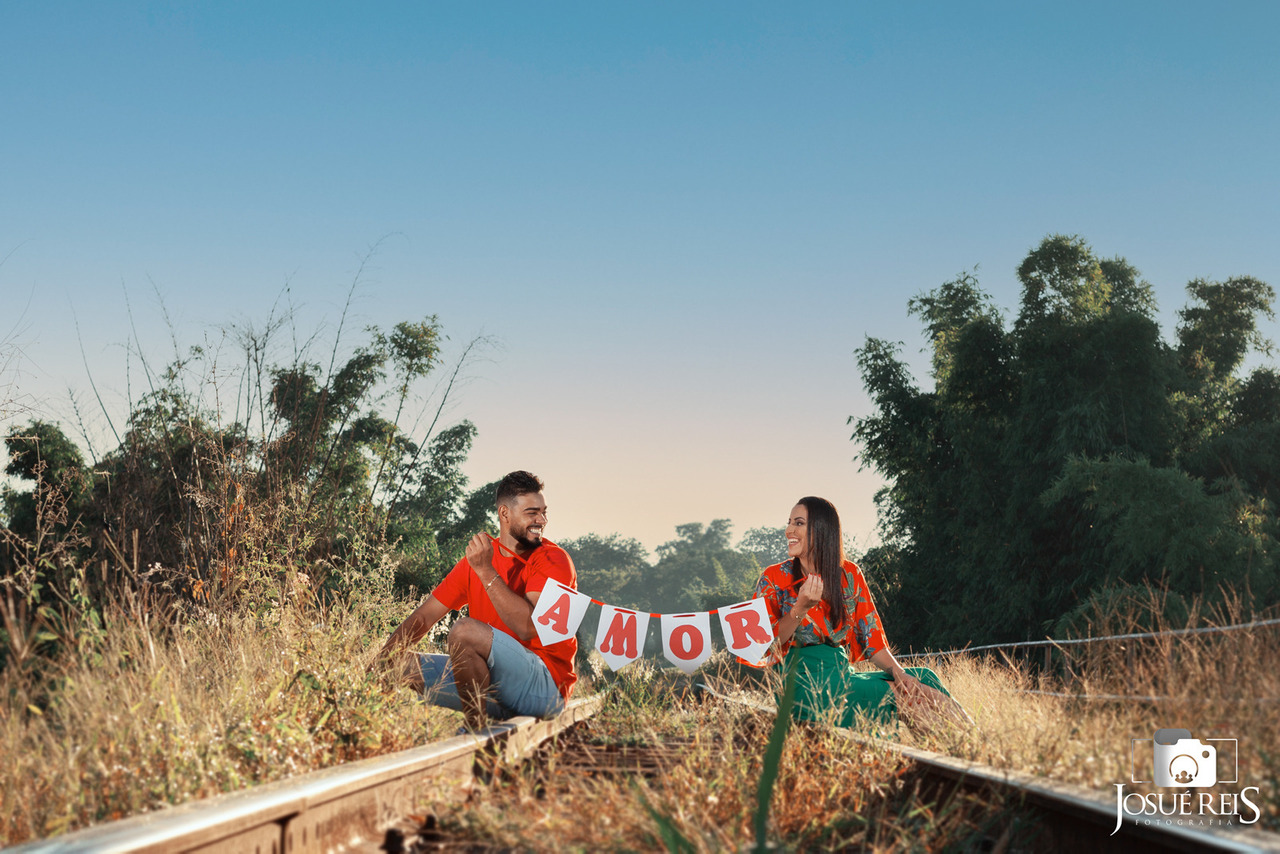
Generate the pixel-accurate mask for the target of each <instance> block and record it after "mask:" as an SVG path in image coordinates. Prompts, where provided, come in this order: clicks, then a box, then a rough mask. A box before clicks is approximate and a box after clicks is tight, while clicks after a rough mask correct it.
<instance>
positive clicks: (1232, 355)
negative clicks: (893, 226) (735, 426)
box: [850, 235, 1280, 647]
mask: <svg viewBox="0 0 1280 854" xmlns="http://www.w3.org/2000/svg"><path fill="white" fill-rule="evenodd" d="M1018 278H1019V280H1020V282H1021V283H1022V288H1023V291H1022V304H1021V309H1020V312H1019V314H1018V316H1017V318H1016V319H1015V321H1014V323H1013V324H1012V326H1011V327H1009V326H1006V324H1005V322H1004V320H1003V318H1002V317H1001V316H1000V313H999V312H998V311H997V310H996V309H995V308H994V307H993V306H992V304H991V302H990V299H989V297H988V296H987V295H986V294H985V293H983V292H982V291H981V289H980V288H979V285H978V282H977V280H976V278H975V277H974V276H972V275H970V274H965V275H962V276H961V277H959V278H958V279H956V280H955V281H952V282H947V283H945V284H943V285H942V286H941V287H939V288H938V289H936V290H934V291H931V292H929V293H926V294H923V295H921V296H918V297H916V298H915V299H913V300H911V301H910V302H909V303H908V311H909V312H911V313H912V314H915V315H918V316H919V317H920V318H921V319H922V320H923V322H924V325H925V329H926V332H927V334H928V336H929V340H930V342H931V345H932V357H933V358H932V368H931V378H932V380H933V388H932V390H929V391H925V390H921V389H920V388H919V387H918V386H917V385H916V384H915V382H914V380H913V379H912V378H911V376H910V373H909V371H908V370H907V368H906V365H905V364H904V363H903V362H902V360H901V359H900V357H899V347H898V346H897V345H894V344H891V343H889V342H886V341H882V340H878V339H874V338H868V339H867V341H866V343H865V344H864V346H863V347H862V348H860V349H859V350H858V361H859V367H860V369H861V372H862V377H863V380H864V383H865V385H866V388H867V391H868V392H869V394H870V395H871V397H872V400H873V401H874V402H875V404H876V410H875V411H874V412H873V413H871V414H870V415H868V416H866V417H863V418H858V419H850V421H851V423H852V424H853V425H854V432H853V438H854V439H855V440H856V441H858V442H859V443H860V445H861V454H860V456H861V459H862V461H863V463H864V464H865V465H868V466H871V467H874V468H876V469H877V470H879V471H880V472H881V473H882V474H883V475H884V476H885V477H886V479H887V480H888V485H887V486H886V487H885V488H884V489H883V490H882V491H881V493H880V494H879V495H878V496H877V499H876V500H877V505H878V507H879V510H880V524H881V532H882V540H883V542H882V545H881V546H879V547H877V548H875V549H873V550H871V552H869V553H868V554H867V555H866V556H865V557H864V561H863V563H864V568H865V569H867V571H868V575H869V578H870V580H871V581H872V583H873V585H874V586H875V587H876V588H878V590H877V593H878V594H880V599H879V601H880V605H881V610H883V611H885V612H886V613H885V622H886V625H887V626H889V627H890V630H891V632H892V634H893V636H894V638H895V640H896V641H897V642H898V643H899V644H904V645H908V646H918V647H929V646H939V645H954V644H962V643H966V642H979V643H980V642H984V641H999V640H1014V639H1022V638H1026V637H1034V636H1040V635H1042V634H1043V633H1044V631H1046V630H1047V628H1048V627H1049V626H1050V625H1052V623H1053V622H1054V621H1055V620H1057V619H1058V618H1060V617H1061V616H1062V615H1064V614H1065V613H1067V612H1069V611H1072V610H1073V609H1078V608H1080V607H1081V606H1082V605H1083V604H1084V603H1087V602H1090V601H1092V599H1091V597H1092V596H1093V594H1094V592H1095V591H1099V590H1103V589H1107V588H1110V587H1114V586H1115V585H1125V584H1140V583H1154V584H1158V585H1163V586H1165V587H1167V589H1169V590H1171V591H1173V592H1175V593H1177V594H1181V595H1186V596H1195V595H1207V596H1210V597H1213V596H1216V595H1218V593H1219V591H1220V590H1221V589H1224V588H1226V589H1235V590H1240V591H1244V592H1247V594H1248V595H1251V596H1252V597H1253V598H1252V601H1253V604H1254V605H1255V606H1263V605H1266V604H1270V603H1272V602H1274V601H1275V600H1276V598H1277V596H1278V595H1280V581H1278V579H1277V573H1276V567H1275V560H1276V557H1275V556H1276V554H1277V552H1276V541H1275V537H1276V536H1277V520H1276V517H1275V511H1274V504H1273V502H1274V501H1275V498H1274V496H1273V495H1272V492H1273V490H1274V488H1275V484H1276V482H1277V481H1276V478H1277V476H1280V379H1278V378H1277V376H1276V374H1275V372H1274V371H1272V370H1271V369H1269V368H1260V369H1258V370H1257V371H1255V372H1254V373H1253V374H1252V375H1251V376H1249V377H1248V378H1246V379H1244V380H1240V379H1237V378H1236V377H1235V375H1234V372H1235V371H1236V370H1237V369H1238V368H1239V366H1240V365H1241V364H1242V362H1243V358H1244V356H1245V354H1246V352H1247V350H1248V348H1249V347H1250V346H1253V347H1259V348H1265V347H1266V346H1267V342H1265V341H1263V340H1262V338H1261V337H1260V336H1259V335H1258V333H1257V319H1258V317H1259V316H1260V315H1265V316H1270V314H1271V308H1270V304H1271V301H1272V300H1273V299H1274V293H1273V292H1272V290H1271V289H1270V288H1269V287H1268V286H1267V285H1265V284H1263V283H1261V282H1259V281H1257V280H1256V279H1251V278H1247V277H1245V278H1236V279H1230V280H1228V281H1226V282H1223V283H1213V282H1205V281H1203V280H1196V281H1193V282H1192V283H1191V284H1190V285H1188V293H1189V295H1190V297H1191V299H1192V304H1191V306H1190V307H1188V308H1187V309H1185V310H1184V311H1183V312H1181V314H1180V317H1181V319H1182V324H1181V326H1180V327H1179V329H1178V346H1177V347H1176V348H1175V347H1172V346H1170V345H1168V344H1166V343H1165V342H1164V341H1162V340H1161V336H1160V330H1159V327H1158V325H1157V323H1156V321H1155V312H1156V306H1155V303H1154V299H1153V298H1152V295H1151V288H1150V286H1149V285H1148V284H1147V283H1145V282H1143V281H1141V279H1140V278H1139V275H1138V273H1137V271H1136V270H1135V269H1134V268H1133V267H1132V266H1131V265H1130V264H1128V262H1126V261H1124V260H1123V259H1119V258H1117V259H1112V260H1099V259H1097V258H1096V257H1095V256H1094V255H1093V253H1092V250H1091V249H1090V248H1089V246H1088V245H1087V244H1086V243H1085V242H1084V241H1083V240H1082V239H1080V238H1078V237H1064V236H1061V235H1055V236H1051V237H1048V238H1046V239H1045V240H1044V241H1043V242H1042V243H1041V244H1040V246H1039V247H1037V248H1036V249H1035V250H1033V251H1032V252H1031V253H1029V254H1028V256H1027V258H1026V260H1025V261H1024V262H1023V263H1022V264H1021V265H1020V267H1019V268H1018Z"/></svg>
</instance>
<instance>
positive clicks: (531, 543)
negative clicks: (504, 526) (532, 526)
mask: <svg viewBox="0 0 1280 854" xmlns="http://www.w3.org/2000/svg"><path fill="white" fill-rule="evenodd" d="M528 534H529V529H528V528H525V529H524V530H523V531H521V532H520V533H518V534H517V533H516V532H515V531H512V532H511V538H512V539H513V540H515V541H516V545H518V546H519V547H520V548H522V549H536V548H537V547H538V546H540V545H542V536H541V535H539V536H538V539H536V540H531V539H529V536H528Z"/></svg>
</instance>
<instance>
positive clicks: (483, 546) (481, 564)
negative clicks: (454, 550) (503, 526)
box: [467, 532, 497, 580]
mask: <svg viewBox="0 0 1280 854" xmlns="http://www.w3.org/2000/svg"><path fill="white" fill-rule="evenodd" d="M467 563H469V564H471V569H472V570H473V571H475V572H476V574H479V573H481V572H496V571H497V570H495V569H494V568H493V537H491V536H489V535H488V534H486V533H483V532H481V533H479V534H476V535H474V536H473V537H472V538H471V542H469V543H467ZM482 580H484V579H482Z"/></svg>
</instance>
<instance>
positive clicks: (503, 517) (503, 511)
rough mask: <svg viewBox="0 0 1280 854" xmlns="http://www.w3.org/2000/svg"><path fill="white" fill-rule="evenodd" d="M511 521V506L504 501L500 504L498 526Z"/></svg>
mask: <svg viewBox="0 0 1280 854" xmlns="http://www.w3.org/2000/svg"><path fill="white" fill-rule="evenodd" d="M510 522H511V508H510V507H509V506H507V504H506V503H505V502H504V503H502V504H499V505H498V526H499V527H501V526H502V525H506V524H509V523H510Z"/></svg>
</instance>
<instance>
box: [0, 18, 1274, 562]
mask: <svg viewBox="0 0 1280 854" xmlns="http://www.w3.org/2000/svg"><path fill="white" fill-rule="evenodd" d="M1278 31H1280V4H1275V3H1264V2H1257V3H1225V4H1220V5H1215V6H1212V7H1210V6H1208V5H1205V4H1190V3H1092V2H1087V3H1076V4H1069V5H1063V4H1059V5H1057V6H1053V7H1045V6H1044V5H1043V4H1028V3H964V4H956V3H919V4H888V3H876V4H872V3H851V2H844V3H808V4H787V5H782V4H756V3H732V4H730V3H714V4H713V3H706V4H687V3H685V4H677V3H648V4H602V3H595V4H585V3H584V4H560V3H550V4H547V3H543V4H516V3H509V4H484V5H481V4H451V5H444V4H409V3H388V4H381V5H377V6H370V5H368V4H309V3H299V2H281V3H272V4H248V3H208V2H206V3H191V4H181V5H177V4H174V5H166V4H122V3H106V4H79V3H59V2H14V0H10V2H7V3H5V4H4V5H3V6H2V7H0V116H3V119H4V124H5V130H4V131H3V132H0V164H3V168H0V259H3V263H0V313H3V319H2V320H0V339H2V338H3V337H4V336H8V337H9V339H10V340H12V341H14V342H16V343H17V344H18V345H20V348H21V352H22V354H23V357H22V359H21V362H20V364H19V366H18V367H19V371H18V373H17V374H16V375H15V376H16V378H17V382H18V390H19V392H20V393H21V394H22V395H23V398H22V399H23V400H24V401H25V402H26V403H28V404H29V405H31V406H33V407H34V412H35V414H37V415H41V416H44V417H54V418H70V417H72V411H71V406H70V404H69V402H68V398H67V395H68V390H69V389H70V390H71V391H73V392H74V393H76V394H77V395H79V399H80V403H81V406H82V407H83V408H84V411H85V412H86V413H87V415H88V417H89V418H90V419H91V420H92V421H94V425H95V426H94V427H93V428H92V429H93V430H95V431H97V432H98V433H99V436H100V437H101V431H102V430H103V426H102V424H101V423H100V419H99V418H98V416H97V415H96V414H95V413H94V411H93V407H94V406H96V404H92V397H91V396H90V389H89V385H88V379H87V372H86V365H85V362H86V361H87V363H88V365H89V366H90V368H91V369H92V372H93V377H94V380H95V382H96V384H97V386H98V388H99V389H100V390H101V391H102V392H103V396H104V399H105V400H106V402H107V407H108V409H109V410H112V411H113V415H114V416H115V417H117V418H119V416H120V413H121V412H122V411H123V401H124V400H125V399H126V397H128V396H133V397H136V396H137V393H138V390H139V388H140V387H141V384H142V379H141V376H140V368H139V364H138V361H137V358H136V356H135V357H130V356H128V355H127V349H128V348H127V346H126V345H127V342H128V341H129V340H130V338H131V336H132V335H133V332H132V330H134V329H136V335H137V339H138V341H139V342H140V343H141V346H142V349H143V350H144V352H146V353H147V354H148V356H149V358H150V359H151V360H152V361H153V362H154V363H156V364H163V363H164V362H165V361H167V359H168V354H170V353H172V347H171V344H170V340H171V334H170V328H172V329H173V330H174V335H175V336H176V338H177V340H178V342H179V344H180V345H181V346H182V347H186V346H188V345H191V344H196V343H201V342H203V341H209V342H210V343H211V345H212V346H213V347H215V348H216V347H217V346H218V342H219V341H220V340H222V339H221V336H222V330H223V329H225V328H226V327H227V326H228V325H230V324H239V325H241V326H242V327H243V326H244V325H246V324H257V325H258V326H259V327H260V326H261V324H262V323H264V322H265V319H266V318H267V316H268V314H269V312H270V311H271V310H272V306H273V305H277V303H278V301H279V304H286V303H287V304H290V305H293V306H294V307H295V309H296V328H297V329H298V330H299V334H301V335H302V336H304V337H305V336H307V335H310V334H311V333H312V332H315V331H316V330H319V336H318V338H317V346H316V350H315V351H314V352H316V353H317V360H318V361H324V360H326V359H327V350H325V349H324V348H325V347H326V346H328V343H327V342H329V341H331V339H332V335H333V332H334V329H335V327H336V325H337V323H338V321H339V317H340V315H341V311H342V306H343V303H344V301H345V299H346V296H347V293H348V290H349V288H350V286H351V283H352V281H353V280H354V279H355V277H356V275H357V270H359V269H360V268H361V265H362V264H364V267H363V271H362V272H361V273H360V274H359V285H358V287H357V288H356V289H355V292H354V300H353V303H352V306H351V309H352V310H351V316H350V317H349V318H348V320H347V324H348V326H347V329H348V333H344V340H345V341H346V342H348V343H349V344H351V345H354V344H356V343H359V341H360V335H359V333H358V332H356V333H350V330H353V329H354V330H358V329H360V328H361V327H363V326H366V325H369V324H376V325H380V326H382V327H384V328H386V327H389V326H391V325H393V324H394V323H396V322H398V321H401V320H416V319H420V318H422V317H424V316H426V315H432V314H434V315H437V316H438V317H439V319H440V322H441V323H442V324H443V326H444V328H445V331H446V332H447V333H448V334H449V335H450V336H451V345H452V347H453V350H454V352H456V349H457V347H458V346H459V345H461V344H462V343H464V342H466V341H467V340H469V339H471V338H472V337H474V336H476V335H481V334H483V335H487V336H490V337H491V338H492V339H493V340H494V341H495V342H496V345H497V346H495V347H492V348H490V349H488V350H486V351H485V358H484V359H482V360H480V361H477V362H475V363H473V364H472V366H471V368H470V370H469V372H468V376H469V378H470V379H469V381H468V382H467V383H466V384H465V386H464V387H463V388H462V390H461V393H460V394H459V395H457V396H456V397H455V398H454V403H453V405H452V407H451V408H450V411H449V413H448V418H449V420H457V419H460V418H469V419H471V420H472V421H473V422H474V423H475V424H476V425H477V427H478V430H479V435H478V437H477V441H476V444H475V447H474V450H473V453H472V455H471V458H470V461H469V463H468V465H467V472H468V474H469V475H470V476H471V478H472V481H473V483H481V482H485V481H488V480H491V479H494V478H496V477H498V476H500V475H501V474H502V473H504V472H506V471H508V470H510V469H514V468H527V469H530V470H533V471H535V472H537V473H538V474H540V475H541V476H543V477H544V479H545V480H546V481H547V484H548V489H547V497H548V501H549V503H550V505H551V508H552V517H551V525H550V527H549V528H548V535H549V536H550V537H551V538H552V539H555V538H557V537H559V538H563V537H569V536H578V535H581V534H584V533H587V532H596V533H600V534H607V533H612V532H618V533H621V534H622V535H624V536H631V537H636V538H638V539H640V540H641V542H643V543H644V544H645V545H646V546H647V547H649V548H650V549H652V548H653V547H655V546H657V545H658V544H659V543H661V542H663V541H665V540H668V539H671V538H672V537H673V536H674V528H675V526H676V525H677V524H681V523H684V522H695V521H696V522H704V523H705V522H709V521H710V520H712V519H714V518H722V517H727V518H729V519H731V520H732V521H733V522H734V524H735V532H736V533H737V534H741V533H743V532H744V531H745V530H746V529H748V528H750V527H754V526H757V525H778V524H782V522H783V520H784V518H785V515H786V513H787V511H788V510H789V509H790V507H791V503H792V502H793V501H794V500H795V499H796V498H798V497H799V496H801V495H805V494H819V495H824V496H826V497H828V498H830V499H832V500H833V501H834V502H835V503H836V505H837V506H838V507H839V508H840V509H841V512H842V517H843V519H844V521H845V526H846V529H847V531H848V533H849V534H851V535H852V536H853V537H854V538H855V539H856V540H858V541H859V542H860V543H863V544H866V543H869V542H871V541H872V540H873V536H874V535H873V532H874V527H875V510H874V506H873V504H872V495H873V493H874V491H875V490H876V488H877V487H878V486H879V484H880V481H879V480H878V478H877V477H876V476H875V475H874V474H873V473H869V472H859V470H858V464H857V463H856V462H855V461H854V456H855V454H856V452H857V448H856V446H855V445H854V443H852V442H851V441H849V435H850V428H849V427H848V425H847V424H846V419H847V417H848V416H851V415H853V416H859V415H865V414H867V413H868V412H869V411H870V404H869V402H868V400H867V398H866V395H865V393H864V392H863V390H862V387H861V382H860V380H859V377H858V373H857V365H856V362H855V359H854V356H853V351H854V350H855V349H856V348H857V347H859V346H860V345H861V344H862V342H863V341H864V339H865V337H866V336H867V335H873V336H876V337H881V338H887V339H890V340H895V341H899V340H900V341H903V342H904V346H903V352H904V355H905V356H906V357H907V358H908V359H909V360H910V362H911V364H912V366H913V367H914V368H915V370H916V374H917V377H918V379H919V381H920V382H921V383H922V384H924V383H927V381H928V380H927V377H926V376H925V375H924V368H925V365H926V359H925V357H924V356H923V355H922V354H921V353H920V352H919V350H920V348H921V347H922V345H923V340H922V337H921V334H920V325H919V323H918V321H917V319H915V318H911V317H909V316H908V315H907V313H906V302H907V300H908V299H909V298H910V297H912V296H914V295H916V294H919V293H921V292H922V291H925V290H927V289H930V288H933V287H936V286H937V285H939V284H941V283H942V282H944V281H946V280H948V279H951V278H954V277H955V276H956V275H957V274H959V273H962V272H964V271H967V270H972V269H974V268H975V267H977V268H978V276H979V278H980V280H981V282H982V284H983V286H984V287H985V288H986V290H987V291H988V292H989V293H991V294H992V296H993V297H994V298H995V300H996V302H997V303H998V304H999V305H1000V306H1002V307H1003V308H1004V309H1005V310H1006V312H1008V313H1009V314H1012V312H1013V311H1014V310H1015V309H1016V306H1017V302H1018V294H1019V291H1018V287H1017V283H1016V280H1015V278H1014V275H1013V271H1014V269H1015V268H1016V266H1017V264H1018V262H1019V261H1020V260H1021V259H1022V258H1023V257H1024V256H1025V254H1026V253H1027V252H1028V251H1029V250H1030V249H1031V248H1033V247H1034V246H1035V245H1036V244H1037V243H1038V242H1039V241H1040V240H1041V239H1042V238H1043V237H1044V236H1046V235H1047V234H1051V233H1067V234H1079V235H1082V236H1083V237H1085V238H1086V239H1088V240H1089V241H1090V242H1091V244H1092V245H1093V247H1094V248H1095V250H1096V251H1097V252H1098V253H1099V254H1101V255H1103V256H1107V257H1110V256H1114V255H1122V256H1124V257H1126V258H1127V259H1128V260H1129V261H1130V262H1132V263H1133V264H1134V265H1135V266H1137V267H1138V269H1139V270H1140V271H1141V272H1142V273H1143V275H1144V277H1145V278H1146V279H1148V280H1149V281H1150V282H1151V283H1152V284H1153V285H1154V287H1155V290H1156V294H1157V297H1158V300H1159V304H1160V308H1161V320H1162V325H1163V328H1164V331H1165V335H1166V337H1171V336H1172V334H1173V328H1174V324H1175V323H1176V311H1177V309H1179V308H1180V307H1181V306H1182V305H1183V304H1184V292H1183V288H1184V287H1185V285H1186V283H1187V281H1189V280H1190V279H1192V278H1196V277H1207V278H1213V279H1219V280H1221V279H1224V278H1227V277H1229V276H1232V275H1253V276H1257V277H1259V278H1262V279H1263V280H1265V281H1267V282H1269V283H1270V284H1272V285H1273V286H1280V240H1278V239H1277V237H1278V235H1277V225H1278V224H1280V164H1278V158H1277V156H1276V154H1275V148H1276V143H1275V140H1276V139H1277V137H1278V133H1277V132H1278V131H1280V60H1277V58H1276V51H1275V50H1274V43H1275V38H1276V34H1277V32H1278ZM366 261H367V263H365V262H366ZM162 305H163V309H162V307H161V306H162ZM166 315H167V318H166ZM1263 331H1264V332H1265V333H1266V334H1267V335H1269V336H1270V337H1273V338H1275V337H1280V336H1277V334H1276V333H1277V327H1276V324H1275V323H1274V322H1268V323H1267V324H1266V325H1265V327H1264V330H1263ZM221 346H222V347H223V351H222V352H223V353H224V355H225V358H226V359H228V360H230V359H232V358H233V356H234V353H233V352H232V349H233V348H231V347H230V345H229V344H226V343H224V344H222V345H221ZM290 346H292V345H291V343H290V342H289V340H288V336H287V334H286V335H284V336H283V337H282V338H281V339H280V347H281V350H280V351H279V352H281V353H282V354H283V353H284V352H285V351H287V350H288V348H289V347H290ZM82 350H83V354H84V355H83V357H82V353H81V351H82ZM320 354H324V355H325V357H326V358H324V359H322V358H321V357H320ZM91 404H92V405H91Z"/></svg>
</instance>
